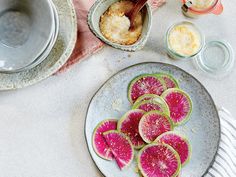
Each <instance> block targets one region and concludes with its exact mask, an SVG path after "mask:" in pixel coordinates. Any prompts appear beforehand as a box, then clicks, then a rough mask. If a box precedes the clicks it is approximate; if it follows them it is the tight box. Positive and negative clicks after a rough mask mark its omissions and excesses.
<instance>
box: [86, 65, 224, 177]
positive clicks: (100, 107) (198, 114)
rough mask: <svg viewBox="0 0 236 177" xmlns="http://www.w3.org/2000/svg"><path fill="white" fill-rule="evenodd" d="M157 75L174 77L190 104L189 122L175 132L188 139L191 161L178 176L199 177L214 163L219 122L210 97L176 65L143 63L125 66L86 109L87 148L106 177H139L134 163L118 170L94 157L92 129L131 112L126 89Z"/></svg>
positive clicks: (193, 79)
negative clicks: (139, 79)
mask: <svg viewBox="0 0 236 177" xmlns="http://www.w3.org/2000/svg"><path fill="white" fill-rule="evenodd" d="M157 72H164V73H169V74H171V75H173V76H174V77H175V78H176V79H177V80H179V83H180V87H181V88H182V89H183V90H185V91H186V92H187V93H189V95H190V97H191V98H192V101H193V112H192V115H191V118H190V120H189V121H188V122H187V123H186V124H185V125H183V126H181V127H178V128H176V129H175V130H177V131H179V132H180V133H183V134H184V135H186V136H187V137H189V141H190V144H191V146H192V158H191V160H190V162H189V163H188V164H187V165H186V166H185V167H183V169H182V174H181V176H182V177H201V176H203V174H205V173H206V172H207V170H208V168H209V167H210V166H211V164H212V162H213V161H214V157H215V155H216V152H217V150H218V145H219V140H220V120H219V116H218V112H217V109H216V106H215V104H214V102H213V100H212V98H211V96H210V94H209V93H208V92H207V90H206V89H205V88H204V86H203V85H202V84H201V83H200V82H199V81H198V80H197V79H195V78H194V77H193V76H191V75H190V74H188V73H187V72H185V71H183V70H182V69H180V68H178V67H176V66H173V65H169V64H164V63H142V64H137V65H134V66H131V67H128V68H126V69H124V70H122V71H120V72H118V73H117V74H116V75H114V76H113V77H111V78H110V79H109V80H108V81H107V82H106V83H105V84H104V85H103V86H102V87H101V88H100V89H99V90H98V91H97V93H96V94H95V95H94V97H93V99H92V100H91V102H90V105H89V108H88V112H87V117H86V123H85V136H86V140H87V144H88V149H89V151H90V154H91V157H92V158H93V160H94V162H95V163H96V165H97V167H98V168H99V170H100V171H101V172H102V173H103V174H104V175H105V176H109V177H117V176H122V177H132V176H134V177H136V176H137V177H138V175H137V174H136V173H135V172H134V171H135V163H133V164H132V165H131V166H130V167H129V168H128V169H126V170H124V171H120V170H119V168H118V166H117V165H116V162H115V161H113V162H110V161H106V160H103V159H101V158H100V157H98V156H97V155H96V153H95V152H94V150H93V148H92V133H93V129H94V128H95V126H96V125H97V124H98V123H99V122H100V121H102V120H104V119H107V118H117V119H118V118H120V117H121V116H122V115H123V114H124V113H125V112H126V111H127V110H129V109H130V103H129V102H128V99H127V87H128V84H129V82H130V81H131V80H132V79H133V78H134V77H136V76H138V75H140V74H144V73H157Z"/></svg>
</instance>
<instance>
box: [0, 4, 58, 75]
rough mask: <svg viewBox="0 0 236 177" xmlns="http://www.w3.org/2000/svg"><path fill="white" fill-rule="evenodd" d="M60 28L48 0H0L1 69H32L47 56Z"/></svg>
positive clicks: (10, 70) (15, 70)
mask: <svg viewBox="0 0 236 177" xmlns="http://www.w3.org/2000/svg"><path fill="white" fill-rule="evenodd" d="M58 31H59V17H58V13H57V10H56V8H55V6H54V4H53V3H52V1H51V0H40V1H39V0H1V1H0V72H2V73H14V72H20V71H24V70H27V69H31V68H33V67H35V66H37V65H38V64H40V63H41V62H42V61H43V60H44V59H46V58H47V56H48V55H49V53H50V51H51V50H52V48H53V46H54V44H55V42H56V39H57V35H58Z"/></svg>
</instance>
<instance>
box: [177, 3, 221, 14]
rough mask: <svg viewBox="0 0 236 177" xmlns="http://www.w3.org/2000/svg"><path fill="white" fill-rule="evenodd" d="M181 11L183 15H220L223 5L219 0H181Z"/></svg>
mask: <svg viewBox="0 0 236 177" xmlns="http://www.w3.org/2000/svg"><path fill="white" fill-rule="evenodd" d="M181 1H182V3H183V6H182V11H183V13H184V15H185V16H187V17H191V18H196V17H199V16H202V15H207V14H215V15H220V14H221V13H222V12H223V10H224V7H223V5H222V3H221V0H181Z"/></svg>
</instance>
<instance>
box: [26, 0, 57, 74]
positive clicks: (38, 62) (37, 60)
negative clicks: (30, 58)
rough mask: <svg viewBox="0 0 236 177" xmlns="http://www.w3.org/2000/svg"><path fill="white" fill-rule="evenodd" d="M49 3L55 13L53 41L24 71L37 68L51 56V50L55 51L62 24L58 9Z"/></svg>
mask: <svg viewBox="0 0 236 177" xmlns="http://www.w3.org/2000/svg"><path fill="white" fill-rule="evenodd" d="M49 1H50V3H51V6H52V8H53V13H54V31H53V35H52V37H51V40H50V42H49V44H48V46H47V47H46V49H45V50H44V51H43V53H42V54H41V55H40V56H39V57H38V58H37V59H36V60H35V61H34V62H33V63H32V64H30V65H29V66H28V67H25V68H23V70H26V69H27V70H28V69H31V68H33V67H35V66H37V65H38V64H40V63H41V62H42V61H43V60H45V59H46V58H47V56H48V55H49V54H50V52H51V50H52V49H53V46H54V45H55V43H56V40H57V37H58V33H59V24H60V22H59V16H58V12H57V9H56V7H55V5H54V3H53V2H52V1H51V0H49Z"/></svg>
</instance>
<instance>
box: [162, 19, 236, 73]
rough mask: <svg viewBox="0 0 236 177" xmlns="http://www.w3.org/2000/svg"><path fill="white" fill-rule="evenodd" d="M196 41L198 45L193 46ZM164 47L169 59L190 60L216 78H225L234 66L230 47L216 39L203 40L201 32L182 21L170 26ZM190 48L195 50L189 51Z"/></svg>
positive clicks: (232, 52) (191, 24)
mask: <svg viewBox="0 0 236 177" xmlns="http://www.w3.org/2000/svg"><path fill="white" fill-rule="evenodd" d="M182 27H186V28H187V29H186V28H182ZM188 28H189V29H188ZM185 33H186V34H185ZM192 33H194V34H192ZM194 38H198V39H194ZM186 41H187V42H186ZM196 41H197V43H198V44H195V43H196ZM182 43H183V44H182ZM165 45H166V50H167V53H168V55H169V56H170V57H171V58H173V59H179V60H192V61H194V63H195V65H196V66H197V67H198V68H199V69H200V70H202V71H203V72H205V73H208V75H209V76H213V77H217V78H220V77H224V76H227V75H228V74H229V73H230V71H231V70H232V68H233V65H234V51H233V49H232V47H231V45H230V44H229V43H228V42H227V41H225V40H222V39H220V38H218V37H207V39H205V36H204V35H203V34H202V33H201V31H200V30H199V29H198V28H197V27H196V26H195V25H194V24H193V23H191V22H186V21H184V22H180V23H176V24H174V25H172V26H171V27H170V28H169V29H168V31H167V33H166V39H165ZM192 46H194V47H195V46H197V48H195V49H194V50H191V47H192ZM186 48H187V49H188V50H186ZM186 51H187V52H186ZM189 51H190V53H188V52H189ZM191 52H192V53H191ZM183 53H188V55H186V54H185V55H184V54H183Z"/></svg>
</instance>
